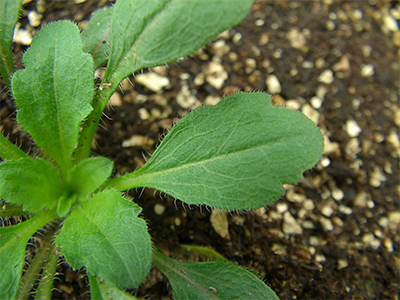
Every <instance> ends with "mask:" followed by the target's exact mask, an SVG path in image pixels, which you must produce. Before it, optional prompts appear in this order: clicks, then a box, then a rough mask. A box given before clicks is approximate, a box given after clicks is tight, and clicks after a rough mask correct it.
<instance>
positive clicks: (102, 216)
mask: <svg viewBox="0 0 400 300" xmlns="http://www.w3.org/2000/svg"><path fill="white" fill-rule="evenodd" d="M140 212H141V208H140V207H138V206H137V205H136V204H135V203H133V202H131V201H128V200H127V199H125V198H123V197H122V196H121V195H120V194H119V193H118V192H116V191H115V190H112V189H109V190H106V191H103V192H101V193H99V194H96V195H94V196H93V197H92V198H91V199H90V200H89V201H87V202H85V203H83V204H82V205H79V206H77V207H76V208H75V209H74V210H73V211H72V213H71V215H70V216H69V217H68V218H67V220H66V221H65V224H64V226H63V228H62V231H61V232H60V234H59V235H58V236H57V238H56V243H57V245H58V246H60V247H61V254H63V255H64V256H65V259H66V260H67V262H68V264H69V265H71V266H72V267H73V268H74V269H75V270H76V269H80V268H82V267H83V266H85V267H86V269H87V270H88V271H89V272H90V273H91V274H95V275H97V276H98V277H100V278H102V279H106V280H109V281H111V282H113V283H114V284H116V285H117V286H118V287H120V288H137V287H138V286H139V285H140V284H141V283H142V281H143V280H144V279H145V278H146V276H147V275H148V273H149V271H150V267H151V256H152V249H151V241H150V235H149V234H148V232H147V226H146V222H145V221H144V220H143V219H141V218H139V217H137V215H139V214H140Z"/></svg>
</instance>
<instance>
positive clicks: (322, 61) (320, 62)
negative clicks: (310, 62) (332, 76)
mask: <svg viewBox="0 0 400 300" xmlns="http://www.w3.org/2000/svg"><path fill="white" fill-rule="evenodd" d="M315 67H316V68H317V69H322V68H323V67H325V59H323V58H322V57H318V58H317V60H316V61H315Z"/></svg>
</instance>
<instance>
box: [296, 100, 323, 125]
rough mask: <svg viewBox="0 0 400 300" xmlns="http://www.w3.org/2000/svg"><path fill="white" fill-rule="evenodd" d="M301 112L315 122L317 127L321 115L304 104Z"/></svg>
mask: <svg viewBox="0 0 400 300" xmlns="http://www.w3.org/2000/svg"><path fill="white" fill-rule="evenodd" d="M301 112H302V113H303V114H305V115H306V116H307V118H309V119H310V120H311V121H313V122H314V123H315V124H316V125H318V123H319V117H320V114H319V112H317V111H316V110H315V109H314V108H312V107H311V105H309V104H304V105H303V107H302V108H301Z"/></svg>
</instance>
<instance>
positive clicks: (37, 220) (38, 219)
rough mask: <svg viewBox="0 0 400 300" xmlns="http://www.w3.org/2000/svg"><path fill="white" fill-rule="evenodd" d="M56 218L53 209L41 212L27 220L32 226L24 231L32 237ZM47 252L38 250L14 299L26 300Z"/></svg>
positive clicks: (43, 248)
mask: <svg viewBox="0 0 400 300" xmlns="http://www.w3.org/2000/svg"><path fill="white" fill-rule="evenodd" d="M56 218H57V213H56V212H55V209H53V210H51V211H43V212H42V213H40V214H38V215H36V216H34V217H33V218H31V219H30V220H29V221H30V222H32V224H31V226H29V227H28V228H27V229H26V230H28V231H30V232H29V235H33V234H34V233H35V232H36V231H37V230H38V229H39V228H41V227H43V226H45V225H46V224H48V223H49V222H51V221H53V220H55V219H56ZM50 235H52V234H50ZM50 238H51V237H46V239H45V241H46V240H47V239H50ZM47 251H48V247H40V248H39V250H38V252H37V253H36V255H35V257H34V259H33V261H32V262H31V264H30V266H29V267H28V269H27V270H26V272H25V274H24V276H23V277H22V279H21V289H20V290H19V292H18V294H17V297H16V299H28V297H29V293H30V291H31V289H32V287H33V286H34V284H35V281H36V280H37V279H38V276H39V273H40V270H41V268H42V267H43V264H44V257H45V255H46V252H47Z"/></svg>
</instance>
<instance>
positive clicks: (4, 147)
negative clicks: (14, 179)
mask: <svg viewBox="0 0 400 300" xmlns="http://www.w3.org/2000/svg"><path fill="white" fill-rule="evenodd" d="M0 157H1V158H3V159H10V160H11V159H19V158H26V157H29V155H28V154H26V153H25V152H24V151H22V150H21V149H19V148H18V147H17V146H15V145H14V144H13V143H11V142H10V141H9V140H8V139H6V137H5V136H4V135H2V134H0Z"/></svg>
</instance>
